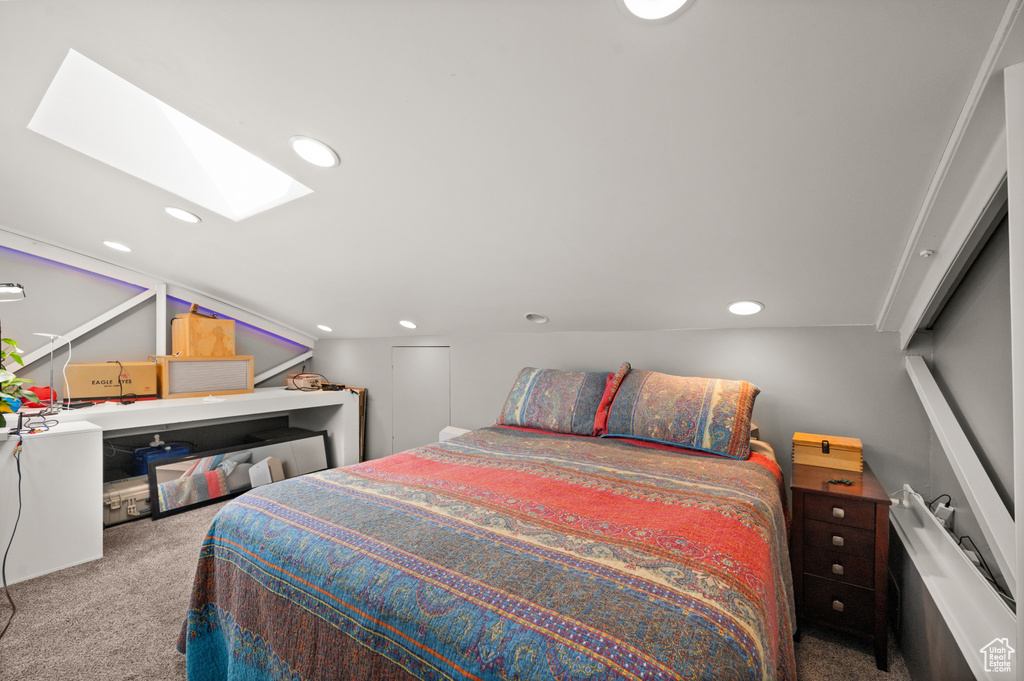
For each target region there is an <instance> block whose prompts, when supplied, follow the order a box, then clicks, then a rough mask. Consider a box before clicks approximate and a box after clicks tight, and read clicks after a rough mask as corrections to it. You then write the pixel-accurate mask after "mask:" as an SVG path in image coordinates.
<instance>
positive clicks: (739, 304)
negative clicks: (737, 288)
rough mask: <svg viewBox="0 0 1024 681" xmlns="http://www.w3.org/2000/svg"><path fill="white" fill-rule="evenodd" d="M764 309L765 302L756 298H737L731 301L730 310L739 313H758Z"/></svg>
mask: <svg viewBox="0 0 1024 681" xmlns="http://www.w3.org/2000/svg"><path fill="white" fill-rule="evenodd" d="M763 309H764V304H763V303H759V302H757V301H756V300H737V301H736V302H735V303H729V312H732V313H733V314H738V315H748V314H757V313H758V312H760V311H761V310H763Z"/></svg>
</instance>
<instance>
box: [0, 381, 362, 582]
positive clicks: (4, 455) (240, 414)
mask: <svg viewBox="0 0 1024 681" xmlns="http://www.w3.org/2000/svg"><path fill="white" fill-rule="evenodd" d="M281 415H286V416H288V424H289V425H290V426H294V427H296V428H306V429H309V430H326V431H327V466H328V467H329V468H337V467H339V466H349V465H352V464H355V463H359V425H360V424H359V421H360V420H359V396H358V395H356V394H354V393H350V392H349V391H347V390H340V391H333V392H319V391H317V392H303V391H297V390H285V389H284V388H259V389H257V390H256V391H255V392H252V393H243V394H240V395H223V396H221V397H219V398H218V401H212V402H206V401H204V398H201V397H188V398H181V399H166V400H149V401H141V402H136V403H134V404H117V403H113V402H109V403H106V404H100V405H96V406H93V407H86V408H84V409H75V410H72V411H65V412H61V413H60V414H59V415H57V417H56V418H57V420H58V421H59V424H58V425H57V426H54V427H52V428H50V430H49V431H47V432H45V433H39V434H37V435H27V436H25V441H24V446H23V452H22V459H21V461H22V466H21V472H22V498H23V500H24V504H23V509H22V514H21V521H20V523H19V524H18V532H17V535H16V537H15V539H14V543H13V544H12V545H11V552H10V555H9V556H8V558H7V581H8V583H9V584H13V583H14V582H18V581H22V580H25V579H30V578H32V577H38V576H39V575H44V574H47V573H49V572H54V571H56V570H61V569H63V568H66V567H70V566H72V565H77V564H78V563H84V562H86V561H90V560H95V559H97V558H102V557H103V437H104V436H110V435H131V434H134V433H156V432H162V431H167V430H172V429H174V428H179V427H182V426H186V425H188V426H207V425H216V424H218V423H229V422H236V421H244V420H248V419H256V418H264V417H267V416H281ZM5 417H6V420H7V426H8V427H12V426H14V425H17V422H18V418H17V415H16V414H5ZM51 418H53V417H51ZM4 437H6V430H4V431H3V434H2V435H0V541H2V542H3V545H2V546H0V558H2V556H3V553H2V551H3V549H5V548H6V546H7V541H8V539H10V536H11V528H12V527H13V526H14V519H15V517H16V516H17V513H18V491H17V484H18V477H17V472H16V470H15V460H14V457H13V456H11V453H12V452H13V451H14V446H15V444H16V438H10V439H8V440H6V441H2V438H4Z"/></svg>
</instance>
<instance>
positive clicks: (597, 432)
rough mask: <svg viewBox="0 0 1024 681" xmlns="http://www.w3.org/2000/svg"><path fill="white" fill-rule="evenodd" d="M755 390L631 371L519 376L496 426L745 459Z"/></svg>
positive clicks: (526, 372)
mask: <svg viewBox="0 0 1024 681" xmlns="http://www.w3.org/2000/svg"><path fill="white" fill-rule="evenodd" d="M759 392H760V389H759V388H758V387H757V386H755V385H753V384H752V383H749V382H747V381H742V380H727V379H721V378H697V377H689V376H672V375H669V374H663V373H659V372H656V371H649V370H646V369H633V368H632V367H631V366H630V365H629V363H628V362H624V363H623V364H622V365H621V366H620V367H619V368H618V370H616V371H614V372H602V371H559V370H557V369H537V368H534V367H526V368H524V369H522V370H521V371H520V372H519V375H518V376H517V377H516V380H515V383H513V385H512V389H511V390H510V391H509V394H508V397H507V398H506V399H505V404H504V406H503V407H502V409H501V413H500V415H499V416H498V420H497V424H498V425H506V426H519V427H525V428H536V429H538V430H547V431H550V432H553V433H565V434H571V435H586V436H595V437H618V438H629V439H633V440H644V441H648V442H656V443H659V444H663V445H671V446H677V447H682V448H685V449H690V450H697V451H700V452H704V453H707V454H715V455H718V456H723V457H727V458H730V459H746V458H748V457H749V456H750V416H751V413H752V412H753V410H754V400H755V399H756V398H757V395H758V393H759Z"/></svg>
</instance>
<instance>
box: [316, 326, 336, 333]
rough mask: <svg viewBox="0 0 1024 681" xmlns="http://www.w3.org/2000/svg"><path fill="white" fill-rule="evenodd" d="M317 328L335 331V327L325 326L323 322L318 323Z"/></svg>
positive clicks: (328, 331)
mask: <svg viewBox="0 0 1024 681" xmlns="http://www.w3.org/2000/svg"><path fill="white" fill-rule="evenodd" d="M316 328H318V329H320V330H321V331H326V332H327V333H330V332H331V331H334V329H332V328H331V327H329V326H324V325H323V324H317V325H316Z"/></svg>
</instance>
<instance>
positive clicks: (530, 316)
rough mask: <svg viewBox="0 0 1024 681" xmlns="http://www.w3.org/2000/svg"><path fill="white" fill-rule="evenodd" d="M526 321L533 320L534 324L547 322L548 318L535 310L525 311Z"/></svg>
mask: <svg viewBox="0 0 1024 681" xmlns="http://www.w3.org/2000/svg"><path fill="white" fill-rule="evenodd" d="M526 321H528V322H533V323H534V324H547V323H548V318H547V317H545V316H544V315H542V314H537V313H536V312H530V313H527V315H526Z"/></svg>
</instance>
